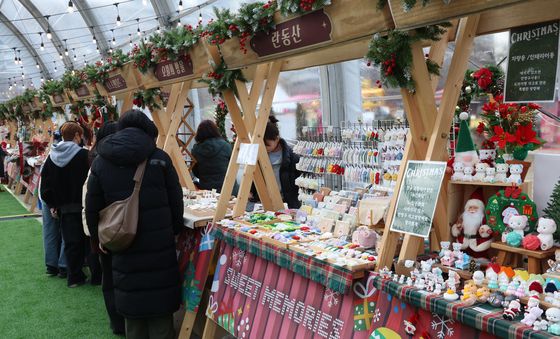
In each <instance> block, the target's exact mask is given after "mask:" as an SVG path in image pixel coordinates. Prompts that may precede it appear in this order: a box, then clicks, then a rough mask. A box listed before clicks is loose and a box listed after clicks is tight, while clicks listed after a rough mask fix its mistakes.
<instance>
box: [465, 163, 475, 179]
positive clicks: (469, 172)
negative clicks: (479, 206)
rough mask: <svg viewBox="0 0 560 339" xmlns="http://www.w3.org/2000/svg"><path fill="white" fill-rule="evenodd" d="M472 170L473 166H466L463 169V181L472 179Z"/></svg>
mask: <svg viewBox="0 0 560 339" xmlns="http://www.w3.org/2000/svg"><path fill="white" fill-rule="evenodd" d="M473 172H474V168H472V167H471V166H466V167H465V168H464V169H463V173H464V175H463V181H473Z"/></svg>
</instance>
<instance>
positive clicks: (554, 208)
mask: <svg viewBox="0 0 560 339" xmlns="http://www.w3.org/2000/svg"><path fill="white" fill-rule="evenodd" d="M543 212H544V217H545V218H550V219H553V220H554V221H555V222H556V225H557V226H558V227H557V228H556V234H555V235H554V238H555V239H556V240H558V239H560V181H559V182H557V183H556V186H554V190H553V191H552V194H551V195H550V200H549V201H548V205H547V206H546V208H545V209H544V210H543Z"/></svg>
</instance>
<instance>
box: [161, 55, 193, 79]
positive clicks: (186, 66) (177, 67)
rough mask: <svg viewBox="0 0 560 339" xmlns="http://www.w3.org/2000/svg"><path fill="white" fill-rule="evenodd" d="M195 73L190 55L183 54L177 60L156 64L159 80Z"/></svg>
mask: <svg viewBox="0 0 560 339" xmlns="http://www.w3.org/2000/svg"><path fill="white" fill-rule="evenodd" d="M193 73H194V68H193V64H192V61H191V58H190V56H189V55H182V56H180V57H179V58H178V59H177V60H168V61H164V62H160V63H158V64H157V65H156V69H155V72H154V74H155V76H156V78H157V79H158V80H159V81H164V80H171V79H177V78H181V77H184V76H188V75H192V74H193Z"/></svg>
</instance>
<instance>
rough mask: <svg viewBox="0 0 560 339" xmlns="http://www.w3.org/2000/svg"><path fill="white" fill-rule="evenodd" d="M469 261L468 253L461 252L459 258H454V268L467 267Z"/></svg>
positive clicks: (463, 268)
mask: <svg viewBox="0 0 560 339" xmlns="http://www.w3.org/2000/svg"><path fill="white" fill-rule="evenodd" d="M470 261H471V257H470V255H468V254H467V253H462V256H461V258H460V259H457V260H455V268H458V269H460V270H466V269H467V268H469V264H470Z"/></svg>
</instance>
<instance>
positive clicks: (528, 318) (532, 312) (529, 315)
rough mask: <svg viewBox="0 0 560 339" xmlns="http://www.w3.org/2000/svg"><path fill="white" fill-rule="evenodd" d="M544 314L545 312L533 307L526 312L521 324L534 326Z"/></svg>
mask: <svg viewBox="0 0 560 339" xmlns="http://www.w3.org/2000/svg"><path fill="white" fill-rule="evenodd" d="M542 314H543V310H542V309H541V308H539V307H533V308H531V309H529V310H528V311H527V312H525V316H524V317H523V319H522V320H521V323H523V324H525V325H527V326H533V324H534V323H535V321H537V319H539V317H540V316H541V315H542Z"/></svg>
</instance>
